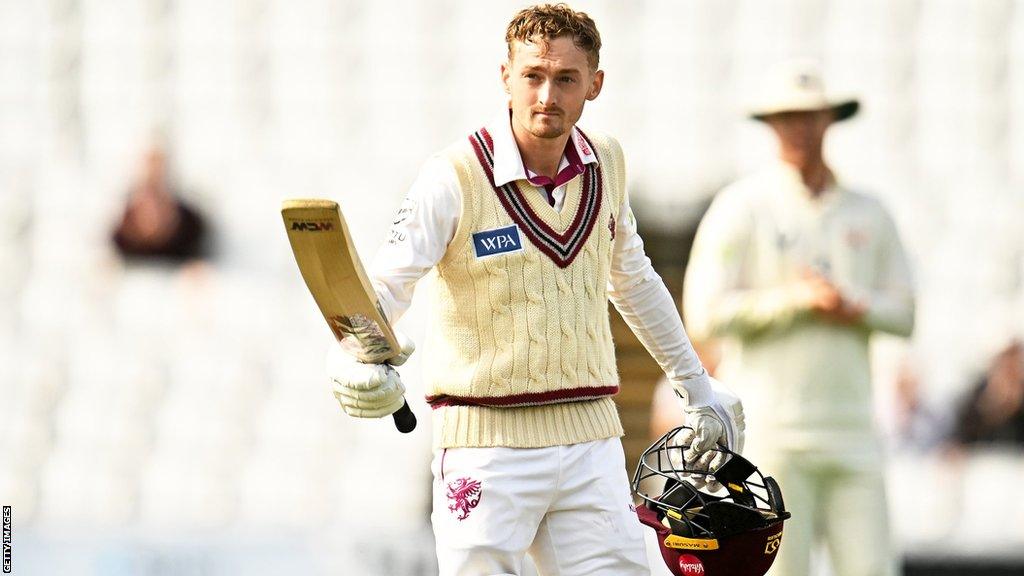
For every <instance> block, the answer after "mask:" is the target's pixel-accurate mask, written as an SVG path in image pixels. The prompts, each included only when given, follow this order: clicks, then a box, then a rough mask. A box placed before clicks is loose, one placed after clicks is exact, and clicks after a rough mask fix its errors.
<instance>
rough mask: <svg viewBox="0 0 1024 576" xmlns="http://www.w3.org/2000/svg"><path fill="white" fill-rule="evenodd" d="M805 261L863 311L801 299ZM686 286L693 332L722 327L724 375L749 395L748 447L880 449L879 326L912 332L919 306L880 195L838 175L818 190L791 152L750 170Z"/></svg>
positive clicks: (721, 207) (698, 251)
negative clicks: (873, 364) (850, 316)
mask: <svg viewBox="0 0 1024 576" xmlns="http://www.w3.org/2000/svg"><path fill="white" fill-rule="evenodd" d="M806 270H815V271H817V272H818V273H820V274H824V275H826V276H827V277H829V278H830V279H831V281H832V282H833V283H835V284H836V285H837V286H838V287H839V289H840V291H841V292H842V293H843V294H844V295H847V296H850V297H852V298H853V299H855V300H857V301H859V302H861V303H863V304H865V305H866V306H867V312H866V314H865V316H864V319H863V320H862V322H861V323H860V324H859V325H856V326H842V325H837V324H832V323H829V322H826V321H823V320H820V319H818V318H816V317H814V316H813V315H812V314H811V312H810V311H809V310H801V309H799V308H798V307H797V306H796V305H795V294H794V291H793V290H792V288H791V286H792V283H793V282H795V281H796V280H798V279H799V278H800V277H801V275H802V274H804V273H805V271H806ZM684 295H685V296H684V304H685V310H686V317H687V323H688V326H689V329H690V331H691V333H693V334H699V335H700V337H723V346H724V347H723V350H722V361H721V364H720V366H719V372H718V373H717V374H718V376H719V377H720V378H721V379H722V381H724V382H725V383H726V384H727V385H729V386H730V387H731V388H732V389H733V390H735V391H736V392H737V394H738V395H739V397H740V398H742V399H743V402H744V405H745V409H746V414H747V432H748V434H747V439H748V447H751V448H752V447H754V446H755V444H757V443H759V442H771V445H772V447H773V448H787V449H805V448H806V449H817V448H822V449H828V450H831V449H840V447H841V449H844V450H847V451H853V452H856V453H861V454H863V453H864V451H865V450H867V451H868V452H871V453H874V452H875V450H876V449H877V445H876V440H875V429H874V421H873V415H872V413H873V407H872V402H871V375H870V364H869V361H868V340H869V336H870V334H871V332H872V331H874V330H880V331H885V332H890V333H893V334H899V335H909V334H910V331H911V330H912V328H913V314H914V303H913V302H914V301H913V294H912V289H911V283H910V274H909V271H908V266H907V261H906V257H905V256H904V253H903V248H902V246H901V244H900V241H899V237H898V235H897V233H896V227H895V225H894V224H893V222H892V219H891V218H890V217H889V215H888V213H887V212H886V211H885V210H884V209H883V208H882V206H881V205H880V204H879V203H878V202H877V201H876V200H873V199H872V198H870V197H868V196H865V195H863V194H859V193H856V192H853V191H850V190H845V189H843V188H841V187H839V186H833V187H831V188H830V189H829V190H826V191H825V192H823V193H822V195H821V197H819V198H817V199H815V198H813V197H812V196H811V195H810V192H809V191H808V190H807V189H806V187H805V186H804V184H803V182H802V180H801V179H800V175H799V173H798V172H797V171H796V170H795V169H793V168H791V167H789V166H788V165H786V164H783V163H781V162H779V163H777V164H776V165H774V166H771V167H770V168H768V169H766V170H763V171H761V172H759V173H756V174H755V175H753V176H751V177H748V178H745V179H743V180H741V181H739V182H737V183H735V184H733V185H731V186H729V187H727V188H726V189H725V190H723V191H722V192H721V193H720V194H719V195H718V196H717V197H716V198H715V200H714V201H713V202H712V205H711V207H710V208H709V210H708V213H707V215H706V216H705V217H704V220H703V221H702V222H701V224H700V227H699V229H698V232H697V237H696V239H695V240H694V247H693V255H692V257H691V259H690V268H689V270H688V271H687V280H686V287H685V291H684ZM872 457H873V456H872Z"/></svg>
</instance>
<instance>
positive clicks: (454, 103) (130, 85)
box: [0, 0, 1024, 576]
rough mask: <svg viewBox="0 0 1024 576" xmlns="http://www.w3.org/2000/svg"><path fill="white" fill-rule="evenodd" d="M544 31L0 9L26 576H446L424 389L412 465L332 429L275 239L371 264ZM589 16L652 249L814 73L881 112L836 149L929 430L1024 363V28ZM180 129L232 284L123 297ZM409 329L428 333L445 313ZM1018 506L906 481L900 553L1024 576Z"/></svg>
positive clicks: (997, 468) (285, 4)
mask: <svg viewBox="0 0 1024 576" xmlns="http://www.w3.org/2000/svg"><path fill="white" fill-rule="evenodd" d="M522 4H523V3H522V2H512V1H509V0H501V1H499V2H474V1H470V0H431V1H425V2H419V1H415V0H395V1H392V2H387V3H375V2H357V1H344V2H336V1H333V0H301V1H285V0H254V1H251V2H246V1H232V0H213V1H210V0H174V1H170V0H116V1H110V2H107V1H96V0H40V1H37V2H20V1H18V0H0V502H2V503H3V504H5V505H7V504H9V505H13V507H14V510H15V532H14V537H15V550H14V562H15V564H14V565H15V573H16V574H72V573H74V574H84V575H104V576H105V575H120V574H145V575H158V574H175V575H178V574H186V575H187V574H204V575H211V574H212V575H223V574H241V573H245V574H281V573H288V574H360V575H388V576H406V575H408V576H412V575H419V574H432V573H434V571H435V570H436V567H435V566H434V565H433V556H432V555H433V552H432V541H431V536H430V533H429V524H428V518H427V514H428V511H429V482H430V480H429V473H428V470H427V462H428V460H429V426H428V421H429V418H428V417H427V409H426V407H425V405H424V403H423V402H422V401H421V400H418V399H416V398H415V397H418V396H420V389H419V385H418V381H417V378H416V377H415V376H414V375H415V374H416V370H417V366H416V365H415V362H414V363H413V365H412V366H411V367H410V369H409V370H406V371H405V373H406V374H408V375H409V376H408V382H409V386H410V388H411V390H412V395H411V396H412V397H413V398H412V401H411V402H410V403H411V404H412V406H413V409H414V410H415V411H416V412H417V413H418V414H419V415H420V422H421V423H422V425H421V427H420V429H419V430H418V431H417V432H416V433H415V434H414V435H413V436H412V437H399V436H398V435H397V434H396V433H395V432H394V431H393V429H392V428H391V425H390V423H389V422H386V421H380V422H353V421H350V420H348V419H346V418H344V417H343V416H342V415H341V414H340V413H339V412H338V411H337V410H336V409H335V406H334V402H333V399H332V397H331V394H330V391H329V387H328V386H327V384H326V383H325V382H324V377H323V374H322V366H321V364H322V356H323V352H324V348H325V346H326V345H327V341H328V340H329V339H328V337H327V332H326V329H325V327H324V326H323V325H322V319H321V318H320V317H319V315H318V314H317V311H316V310H315V308H314V306H313V303H312V300H311V299H310V298H309V296H308V294H306V293H305V289H304V287H303V286H302V284H301V281H300V279H299V278H298V275H297V274H296V272H295V269H294V263H293V262H292V261H291V256H290V253H289V252H288V249H287V244H286V242H285V238H284V234H283V233H282V231H281V229H280V222H279V217H278V214H277V208H278V205H279V201H280V200H281V199H282V198H284V197H288V196H329V197H332V198H335V199H337V200H339V201H340V202H341V203H342V204H343V205H344V206H346V209H347V211H348V212H349V214H350V218H351V226H352V228H353V233H354V234H355V236H356V237H357V238H358V239H359V241H360V246H359V247H360V249H361V250H362V252H363V253H364V254H367V255H368V254H371V253H372V250H373V247H374V246H375V245H376V244H377V243H379V242H380V241H381V240H382V239H383V238H384V234H385V231H386V227H385V224H386V223H387V222H389V220H388V218H389V216H390V214H391V212H392V211H393V210H394V209H395V208H396V207H397V205H398V203H399V202H400V200H401V198H402V195H403V194H404V190H405V188H406V187H407V186H408V184H409V183H410V182H411V181H412V179H413V178H414V176H415V174H416V171H417V169H418V166H419V165H420V163H421V162H422V161H423V160H424V159H425V158H426V157H427V156H428V155H429V154H431V153H432V152H434V151H435V150H436V149H438V148H440V147H441V146H442V145H444V144H446V143H447V142H449V141H452V140H454V139H456V138H459V137H461V136H462V135H463V134H465V133H467V131H469V130H471V129H474V128H476V127H477V126H478V124H480V123H481V122H482V121H483V120H486V119H488V118H490V117H492V116H493V115H494V114H495V113H497V111H498V110H499V107H500V106H501V104H502V103H503V101H504V100H503V93H502V91H501V89H500V85H499V82H498V64H499V62H500V61H501V59H502V57H503V55H504V45H503V43H502V38H503V36H502V34H503V31H504V26H505V24H506V22H507V20H508V18H509V17H510V16H511V14H512V13H513V12H514V11H515V9H517V8H518V7H519V6H520V5H522ZM572 4H573V6H575V7H577V8H582V9H584V10H587V11H588V12H590V13H591V14H592V15H593V16H594V17H595V19H596V20H597V22H598V25H599V27H600V29H601V31H602V34H603V37H604V43H605V48H604V51H603V53H602V67H603V68H604V69H605V70H606V71H607V75H608V76H607V81H606V84H605V91H604V93H603V94H602V96H601V98H600V99H598V100H597V101H595V102H594V103H593V104H592V105H590V107H589V108H588V111H587V113H586V115H585V116H584V120H583V122H582V125H583V127H584V128H585V127H586V126H588V125H589V126H594V127H598V128H600V129H602V130H607V131H608V132H611V133H613V134H616V135H617V136H618V137H619V138H620V140H621V141H622V143H623V145H624V147H625V149H626V153H627V158H628V159H629V161H630V180H631V183H632V186H633V189H634V193H635V195H636V196H637V198H638V200H639V201H641V202H642V203H644V204H645V205H647V206H649V207H654V208H657V209H655V210H648V211H647V214H649V215H650V221H649V222H647V223H646V225H647V226H649V227H651V228H662V229H672V228H673V227H675V226H678V224H679V223H678V222H677V221H676V220H677V219H678V218H677V215H678V214H680V213H682V212H683V211H685V210H686V207H687V206H689V205H690V204H692V203H695V202H699V201H701V200H703V199H704V198H705V197H706V196H707V195H708V194H709V193H711V192H712V191H713V190H714V189H715V188H716V187H717V186H719V185H720V184H721V183H723V182H725V181H726V180H728V179H730V178H732V177H734V176H735V175H737V174H739V173H741V172H743V171H746V170H748V169H750V168H752V167H753V166H755V165H756V164H757V163H759V162H761V161H763V160H764V159H765V158H766V157H767V155H768V154H769V153H770V151H771V149H770V142H769V140H768V139H767V137H766V135H765V133H764V132H763V131H762V129H761V128H760V127H759V126H756V125H754V124H753V123H750V122H747V121H745V120H743V118H742V113H741V111H742V105H743V103H744V101H745V98H746V95H747V94H749V93H750V91H751V90H753V89H754V84H753V82H754V81H755V80H756V78H757V72H758V71H759V70H761V69H763V68H764V66H765V65H767V64H769V63H771V62H774V61H776V60H778V59H781V58H785V57H790V56H797V55H810V56H814V57H818V58H820V59H821V60H822V62H823V63H824V65H825V70H826V72H827V74H828V78H829V80H830V83H831V84H832V85H833V86H834V87H835V88H836V89H837V90H839V91H844V92H850V93H855V94H858V95H860V96H861V98H862V99H863V103H864V111H863V115H862V116H861V117H860V118H859V119H857V120H856V121H855V122H853V123H851V124H850V125H848V126H843V127H841V128H838V129H837V130H836V131H835V134H834V136H833V137H832V139H831V140H830V141H829V147H830V151H831V152H832V153H833V154H832V156H833V158H834V162H835V164H836V167H837V168H838V171H839V172H840V174H842V176H843V177H844V178H845V179H846V180H847V181H849V182H851V183H853V184H855V185H857V186H860V187H862V188H864V189H867V190H870V191H872V192H875V193H877V194H878V195H879V196H881V197H882V199H883V200H884V201H885V202H886V203H887V204H888V205H889V206H890V207H891V209H892V211H893V212H894V214H895V216H896V219H897V221H898V223H899V225H900V229H901V232H902V234H903V236H904V240H905V242H906V243H907V245H908V248H909V250H910V252H911V254H912V257H913V260H914V262H913V264H914V269H915V272H916V274H917V277H918V283H919V286H920V299H919V324H918V325H919V329H918V334H917V335H916V336H915V339H914V341H913V344H912V347H913V349H914V351H915V353H916V354H917V355H918V356H920V357H922V358H925V359H926V362H925V363H924V373H923V374H922V378H923V381H924V382H925V385H926V395H927V398H928V400H929V402H930V403H931V404H933V405H934V406H935V407H937V409H940V410H941V409H945V408H948V407H949V405H950V403H951V402H952V400H953V399H954V398H955V397H956V396H958V395H959V394H961V393H962V392H963V391H964V390H965V388H964V387H965V386H966V385H967V384H968V383H969V380H970V375H971V374H972V373H973V372H974V371H976V370H977V369H979V368H980V367H981V366H982V365H983V363H984V361H985V360H986V359H987V357H988V355H990V354H991V353H992V352H993V351H994V350H995V348H996V347H997V346H999V345H1001V344H1003V343H1004V340H1005V339H1006V338H1008V337H1009V336H1010V335H1012V334H1015V333H1016V334H1020V333H1021V332H1022V328H1024V305H1022V299H1024V288H1022V278H1024V276H1022V271H1024V266H1022V262H1024V228H1022V227H1021V226H1020V221H1021V216H1022V215H1024V208H1022V206H1024V196H1022V194H1021V190H1024V1H1022V0H985V1H975V2H966V1H958V0H820V1H815V0H698V1H691V2H676V1H672V0H646V1H642V2H616V1H614V0H580V1H577V2H573V3H572ZM154 131H157V132H160V133H161V134H162V135H163V137H164V138H165V139H166V141H167V142H168V143H169V145H170V148H171V152H172V163H173V167H174V172H175V174H176V176H177V180H178V181H179V183H180V184H181V185H182V187H183V188H184V189H185V190H186V191H188V197H189V199H190V200H192V201H194V202H195V203H196V204H197V205H198V206H199V207H200V208H201V209H202V210H203V211H205V212H206V214H207V215H208V216H209V218H210V221H211V225H212V227H213V229H214V234H215V237H216V239H217V246H216V247H217V251H216V254H215V256H214V257H213V258H212V259H211V260H210V261H209V262H208V263H206V264H199V265H189V266H186V267H184V268H169V267H162V266H158V265H141V266H126V265H125V264H123V263H122V262H120V261H118V259H117V257H116V255H115V253H114V251H113V250H112V248H111V246H110V245H109V242H108V234H109V230H110V227H111V226H112V224H113V222H114V221H115V219H116V217H117V214H118V212H119V210H120V207H121V203H122V202H123V199H124V191H125V188H126V186H127V183H128V175H129V172H130V166H131V164H132V162H133V160H134V157H135V155H136V154H137V153H138V152H139V151H140V150H141V149H142V147H143V146H144V145H145V143H146V140H147V138H149V137H150V136H151V135H152V133H153V132H154ZM403 324H404V326H403V328H404V329H405V330H406V331H407V332H409V333H410V334H411V335H413V336H414V337H418V336H420V335H421V334H422V329H423V327H422V320H421V317H420V312H419V307H414V310H413V311H412V312H411V313H410V318H409V319H408V320H405V321H403ZM881 370H882V373H885V368H884V367H883V368H882V369H881ZM624 376H626V377H628V376H629V375H628V374H626V375H624ZM650 384H651V385H653V382H650ZM641 429H642V428H641ZM1022 475H1024V457H1022V456H1021V454H1019V453H1009V454H1008V453H980V454H967V455H966V456H965V457H964V459H963V460H961V461H958V462H955V463H953V462H951V461H949V460H946V459H942V458H939V457H932V456H915V457H910V456H908V455H905V454H894V456H893V459H892V474H891V476H890V483H891V488H892V490H891V492H892V504H893V506H892V510H893V518H894V523H895V527H896V530H897V535H898V537H899V542H900V545H901V547H902V550H903V551H904V552H905V554H906V555H907V558H908V559H909V561H910V562H911V564H913V562H918V565H922V566H924V565H927V566H932V567H933V568H931V570H932V572H926V571H918V572H914V573H916V574H924V573H935V574H939V573H950V572H943V571H942V565H943V562H945V563H946V565H947V566H948V565H960V564H963V563H967V565H971V563H973V564H974V565H975V566H979V567H980V566H990V565H992V566H996V567H995V568H992V570H996V571H993V572H988V573H993V574H994V573H998V572H997V571H998V570H1000V568H999V566H1011V567H1010V568H1007V570H1014V569H1015V570H1018V572H1016V573H1018V574H1019V573H1020V572H1019V570H1020V569H1021V568H1020V566H1021V565H1022V564H1021V563H1022V562H1024V553H1022V552H1021V551H1022V550H1024V504H1022V501H1021V500H1020V499H1019V498H1009V497H1008V496H1007V493H1008V492H1009V493H1012V490H1013V488H1015V487H1016V486H1017V485H1018V484H1019V480H1020V478H1021V477H1022ZM1000 562H1002V564H1000ZM957 563H960V564H957ZM1014 563H1016V564H1014ZM908 566H910V565H908ZM920 570H924V569H923V568H922V569H920ZM980 570H981V568H979V572H978V573H981V572H980ZM909 573H911V570H910V569H908V574H909ZM959 573H962V574H966V573H968V572H959ZM1003 573H1010V572H1003Z"/></svg>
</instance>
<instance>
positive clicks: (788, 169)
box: [775, 159, 842, 202]
mask: <svg viewBox="0 0 1024 576" xmlns="http://www.w3.org/2000/svg"><path fill="white" fill-rule="evenodd" d="M775 170H776V172H777V173H778V175H779V178H780V180H781V181H782V182H783V183H784V185H783V188H784V189H785V190H786V191H787V192H788V193H789V194H791V195H794V196H797V197H799V198H802V199H803V200H806V201H813V200H815V197H814V196H813V195H812V194H811V191H810V190H809V189H808V188H807V185H806V184H804V180H803V177H802V176H801V175H800V171H799V170H797V169H796V168H795V167H794V166H793V165H791V164H789V163H787V162H784V161H783V160H782V159H776V160H775ZM841 192H842V187H841V186H840V185H839V182H838V181H836V177H835V174H834V173H831V174H830V177H829V183H828V185H827V186H826V187H825V189H824V190H823V191H822V192H821V195H820V196H818V197H817V201H819V202H830V201H831V200H832V199H833V198H836V197H837V196H840V195H841Z"/></svg>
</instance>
